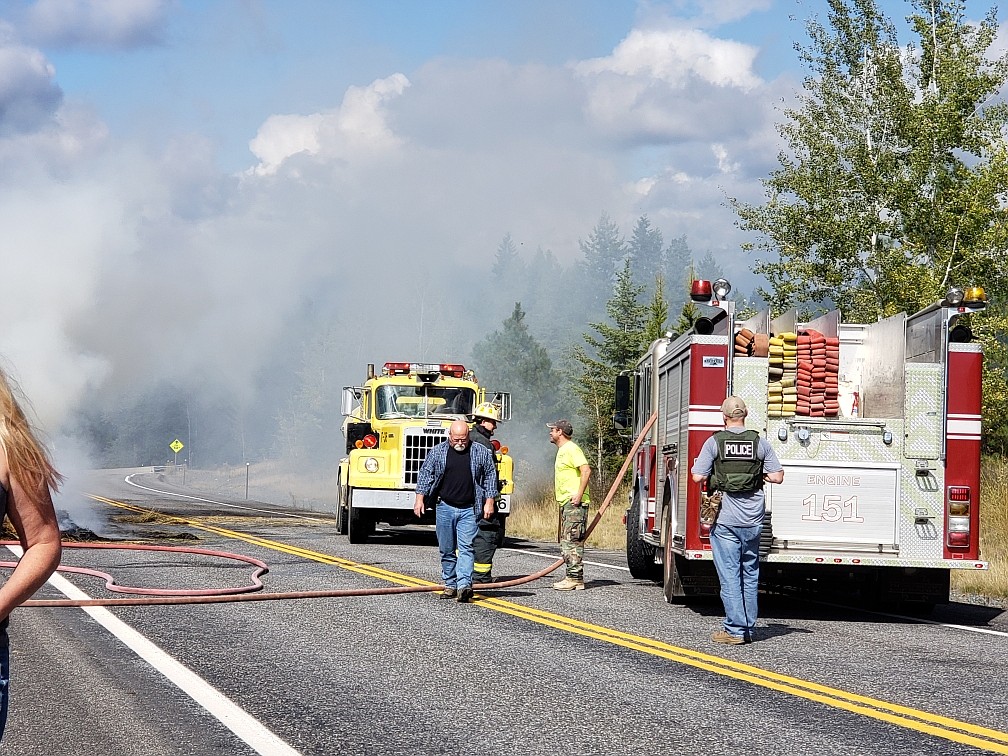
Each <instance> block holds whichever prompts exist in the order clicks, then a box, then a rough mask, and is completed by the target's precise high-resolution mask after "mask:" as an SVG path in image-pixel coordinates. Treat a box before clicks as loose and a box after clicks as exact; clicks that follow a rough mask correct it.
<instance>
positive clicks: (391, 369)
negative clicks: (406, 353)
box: [383, 362, 465, 378]
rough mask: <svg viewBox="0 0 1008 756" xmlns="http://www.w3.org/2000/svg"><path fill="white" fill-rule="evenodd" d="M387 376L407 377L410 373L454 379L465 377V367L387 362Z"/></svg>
mask: <svg viewBox="0 0 1008 756" xmlns="http://www.w3.org/2000/svg"><path fill="white" fill-rule="evenodd" d="M383 372H384V373H385V375H406V374H408V373H424V374H433V373H441V374H442V375H450V376H452V377H453V378H461V377H462V376H463V375H465V365H458V364H455V363H436V364H435V363H423V362H386V363H385V369H384V371H383Z"/></svg>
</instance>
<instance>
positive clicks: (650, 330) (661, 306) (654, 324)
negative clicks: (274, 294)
mask: <svg viewBox="0 0 1008 756" xmlns="http://www.w3.org/2000/svg"><path fill="white" fill-rule="evenodd" d="M668 314H669V306H668V300H666V299H665V279H663V278H662V277H661V276H660V275H659V276H656V277H655V286H654V294H652V296H651V301H650V302H648V304H647V310H646V311H645V321H644V337H643V343H644V344H645V345H649V344H650V343H651V342H652V341H654V340H655V339H660V338H661V337H662V336H664V335H665V333H666V332H667V331H668Z"/></svg>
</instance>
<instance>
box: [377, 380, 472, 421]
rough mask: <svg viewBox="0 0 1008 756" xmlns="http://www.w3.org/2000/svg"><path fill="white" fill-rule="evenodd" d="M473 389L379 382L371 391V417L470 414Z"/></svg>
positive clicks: (391, 418) (390, 417) (388, 417)
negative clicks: (372, 408) (373, 392)
mask: <svg viewBox="0 0 1008 756" xmlns="http://www.w3.org/2000/svg"><path fill="white" fill-rule="evenodd" d="M475 401H476V392H475V391H474V390H473V389H470V388H456V387H451V386H432V385H426V384H425V385H423V386H390V385H385V386H379V387H378V389H377V391H376V392H375V417H376V418H377V419H378V420H393V419H395V418H404V417H432V416H433V417H450V416H454V415H471V414H472V412H473V406H474V404H475Z"/></svg>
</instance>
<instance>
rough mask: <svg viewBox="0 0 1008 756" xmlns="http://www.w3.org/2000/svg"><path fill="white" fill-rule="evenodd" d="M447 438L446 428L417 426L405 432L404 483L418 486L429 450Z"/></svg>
mask: <svg viewBox="0 0 1008 756" xmlns="http://www.w3.org/2000/svg"><path fill="white" fill-rule="evenodd" d="M444 440H445V429H444V428H415V429H409V430H407V431H405V432H404V433H403V483H404V484H405V485H407V486H410V487H414V488H415V487H416V482H417V474H418V473H419V472H420V465H422V464H423V461H424V460H425V459H426V458H427V452H429V451H430V450H431V449H433V448H434V447H435V446H437V445H438V444H440V443H441V442H442V441H444Z"/></svg>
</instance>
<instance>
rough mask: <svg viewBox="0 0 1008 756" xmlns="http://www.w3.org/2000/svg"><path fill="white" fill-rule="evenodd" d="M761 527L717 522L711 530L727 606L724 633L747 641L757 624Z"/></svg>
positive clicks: (712, 549) (722, 598) (712, 547)
mask: <svg viewBox="0 0 1008 756" xmlns="http://www.w3.org/2000/svg"><path fill="white" fill-rule="evenodd" d="M762 530H763V526H762V525H756V526H753V527H739V526H737V525H722V524H721V523H715V524H714V527H712V528H711V533H710V543H711V551H712V552H713V554H714V567H715V568H716V569H717V574H718V580H719V581H720V582H721V601H722V603H724V608H725V620H724V629H725V632H726V633H728V634H729V635H732V636H734V637H736V638H745V639H746V640H751V638H752V632H753V630H754V629H755V627H756V616H757V613H758V612H757V606H756V597H757V593H758V590H759V545H760V533H761V532H762Z"/></svg>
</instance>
